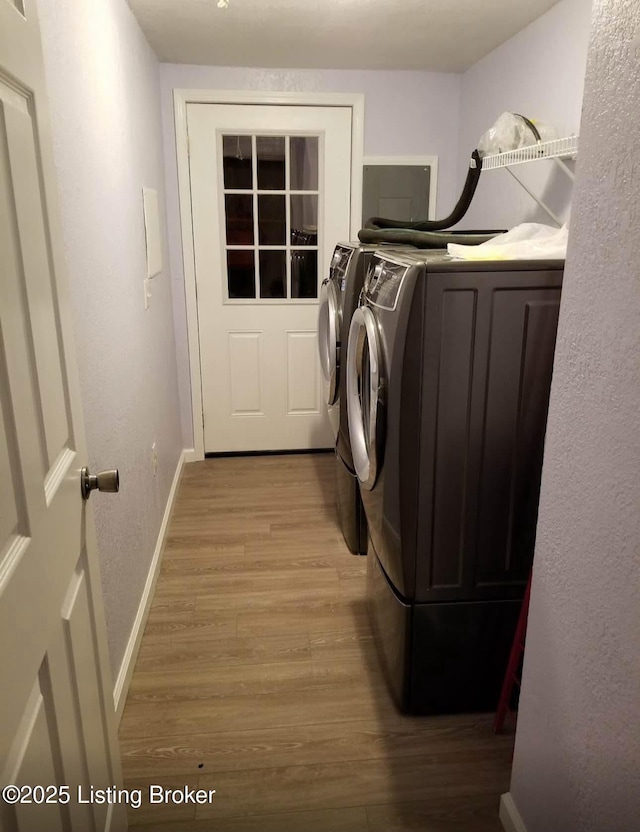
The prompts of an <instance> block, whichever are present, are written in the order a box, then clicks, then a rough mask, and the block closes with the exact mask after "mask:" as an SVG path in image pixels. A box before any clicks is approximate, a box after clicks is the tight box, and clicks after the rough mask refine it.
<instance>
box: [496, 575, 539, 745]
mask: <svg viewBox="0 0 640 832" xmlns="http://www.w3.org/2000/svg"><path fill="white" fill-rule="evenodd" d="M530 595H531V572H529V580H528V581H527V588H526V590H525V593H524V598H523V599H522V606H521V607H520V615H519V617H518V624H517V626H516V631H515V633H514V636H513V642H512V644H511V653H510V654H509V661H508V662H507V669H506V671H505V674H504V681H503V683H502V690H501V691H500V699H499V700H498V709H497V711H496V718H495V720H494V722H493V731H494V733H496V734H501V733H502V729H503V728H504V721H505V719H506V717H507V714H508V713H509V712H510V709H509V702H510V701H511V694H512V693H513V686H514V685H517V686H518V687H520V675H519V671H520V659H521V658H522V654H523V653H524V639H525V634H526V632H527V616H528V614H529V596H530Z"/></svg>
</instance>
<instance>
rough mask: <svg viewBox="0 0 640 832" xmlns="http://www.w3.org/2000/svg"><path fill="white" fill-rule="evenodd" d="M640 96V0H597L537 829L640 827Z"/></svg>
mask: <svg viewBox="0 0 640 832" xmlns="http://www.w3.org/2000/svg"><path fill="white" fill-rule="evenodd" d="M634 38H635V45H634V44H633V41H634ZM639 102H640V4H638V2H637V0H596V2H595V4H594V27H593V31H592V35H591V46H590V51H589V59H588V69H587V79H586V85H585V100H584V114H583V119H582V138H581V147H580V157H579V159H578V163H577V168H578V170H577V174H578V176H577V179H578V181H577V184H576V193H575V198H574V206H573V219H572V229H571V237H570V241H569V253H568V260H567V270H566V279H565V285H564V290H563V297H562V307H561V314H560V327H559V333H558V345H557V352H556V363H555V370H554V378H553V387H552V394H551V405H550V412H549V421H548V427H547V441H546V451H545V461H544V471H543V477H542V493H541V499H540V514H539V522H538V540H537V545H536V556H535V565H534V583H533V593H532V599H531V612H530V615H529V629H528V634H527V648H526V654H525V664H524V679H523V689H522V697H521V704H520V714H519V717H518V728H517V736H516V750H515V758H514V766H513V779H512V784H511V791H512V796H513V797H514V800H515V802H516V804H517V807H518V809H519V812H520V814H521V816H522V818H523V820H524V822H525V824H526V827H527V830H528V832H634V830H637V829H638V827H639V824H640V820H639V819H640V780H639V776H640V774H639V773H640V730H639V727H638V726H639V721H638V720H639V715H640V660H639V654H638V649H639V648H638V645H640V465H639V461H640V246H639V244H638V241H639V239H640V237H639V234H638V229H639V228H640V185H639V183H640V143H639V142H638V136H639V135H640V108H639V106H638V104H639Z"/></svg>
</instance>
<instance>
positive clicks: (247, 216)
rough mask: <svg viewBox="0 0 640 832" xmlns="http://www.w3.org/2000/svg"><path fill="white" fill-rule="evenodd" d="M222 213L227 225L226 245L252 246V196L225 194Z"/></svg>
mask: <svg viewBox="0 0 640 832" xmlns="http://www.w3.org/2000/svg"><path fill="white" fill-rule="evenodd" d="M224 213H225V222H226V225H227V245H230V246H251V245H253V196H252V195H251V194H246V195H245V194H225V195H224Z"/></svg>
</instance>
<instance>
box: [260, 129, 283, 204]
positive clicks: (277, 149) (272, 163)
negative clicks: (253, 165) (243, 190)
mask: <svg viewBox="0 0 640 832" xmlns="http://www.w3.org/2000/svg"><path fill="white" fill-rule="evenodd" d="M284 155H285V146H284V136H257V137H256V156H257V158H258V190H259V191H283V190H284V184H285V179H284V177H285V173H284V168H285V160H284Z"/></svg>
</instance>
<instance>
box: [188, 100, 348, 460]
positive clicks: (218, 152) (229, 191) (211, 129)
mask: <svg viewBox="0 0 640 832" xmlns="http://www.w3.org/2000/svg"><path fill="white" fill-rule="evenodd" d="M351 119H352V111H351V108H349V107H303V106H270V105H261V106H257V105H227V104H225V105H222V104H189V105H188V106H187V126H188V135H189V163H190V184H191V200H192V217H193V237H194V252H195V270H196V285H197V297H198V326H199V336H200V355H201V368H202V396H203V407H204V437H205V451H207V452H215V451H262V450H286V449H307V448H322V447H326V448H328V447H332V446H333V444H334V440H333V436H332V431H331V427H330V424H329V420H328V417H327V409H326V406H325V404H324V402H323V399H322V384H321V374H320V367H319V361H318V349H317V318H318V295H319V286H320V283H321V282H322V277H323V276H324V273H325V271H326V269H327V268H328V264H329V261H330V258H331V254H332V252H333V249H334V246H335V244H336V242H337V241H338V240H343V239H348V237H349V216H350V197H351V193H350V189H351Z"/></svg>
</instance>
